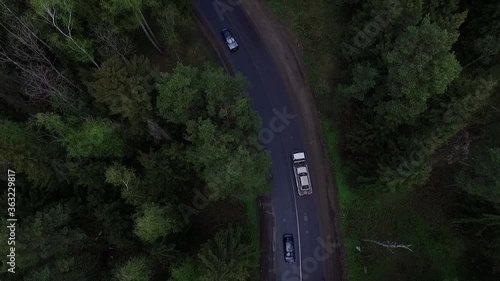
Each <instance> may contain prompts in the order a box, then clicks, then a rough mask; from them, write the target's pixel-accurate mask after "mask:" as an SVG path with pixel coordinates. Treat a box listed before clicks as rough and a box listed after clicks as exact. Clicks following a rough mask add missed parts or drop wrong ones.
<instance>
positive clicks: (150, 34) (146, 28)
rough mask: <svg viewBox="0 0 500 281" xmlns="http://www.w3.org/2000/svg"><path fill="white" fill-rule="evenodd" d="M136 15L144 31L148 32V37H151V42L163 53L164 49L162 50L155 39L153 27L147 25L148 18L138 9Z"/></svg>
mask: <svg viewBox="0 0 500 281" xmlns="http://www.w3.org/2000/svg"><path fill="white" fill-rule="evenodd" d="M136 16H137V20H138V21H139V22H140V24H141V28H142V30H143V31H144V33H145V34H146V36H147V37H148V39H149V42H151V44H152V45H153V47H155V49H156V50H157V51H158V52H159V53H160V54H163V51H162V50H161V48H160V46H159V44H157V41H156V40H155V39H156V37H155V38H153V37H154V34H153V32H150V31H151V29H150V28H149V25H147V24H148V23H147V21H146V19H145V18H144V16H143V15H142V12H141V11H137V13H136Z"/></svg>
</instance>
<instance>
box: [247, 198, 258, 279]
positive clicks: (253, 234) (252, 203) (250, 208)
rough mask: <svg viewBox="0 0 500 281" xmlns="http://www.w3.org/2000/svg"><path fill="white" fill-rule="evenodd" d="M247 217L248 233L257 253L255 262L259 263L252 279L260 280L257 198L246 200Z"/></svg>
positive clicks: (253, 248)
mask: <svg viewBox="0 0 500 281" xmlns="http://www.w3.org/2000/svg"><path fill="white" fill-rule="evenodd" d="M245 210H246V218H247V220H248V221H247V234H248V236H249V238H250V245H251V247H252V250H253V252H254V253H255V256H254V260H253V264H255V265H257V267H256V270H255V273H254V277H253V278H252V280H259V276H260V272H259V267H258V265H259V262H260V228H259V218H258V206H257V199H253V200H252V199H250V200H247V201H246V202H245Z"/></svg>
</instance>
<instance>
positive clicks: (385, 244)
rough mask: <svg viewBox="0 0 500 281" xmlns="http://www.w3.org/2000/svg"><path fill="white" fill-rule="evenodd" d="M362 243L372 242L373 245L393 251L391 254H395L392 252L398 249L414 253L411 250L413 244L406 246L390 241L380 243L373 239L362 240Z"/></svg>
mask: <svg viewBox="0 0 500 281" xmlns="http://www.w3.org/2000/svg"><path fill="white" fill-rule="evenodd" d="M361 241H365V242H370V243H373V244H377V245H379V246H382V247H384V248H387V249H389V251H391V252H393V251H392V250H393V249H397V248H401V249H406V250H408V251H410V252H413V251H412V249H410V247H411V244H409V245H404V244H398V243H396V242H390V241H386V242H380V241H377V240H372V239H361Z"/></svg>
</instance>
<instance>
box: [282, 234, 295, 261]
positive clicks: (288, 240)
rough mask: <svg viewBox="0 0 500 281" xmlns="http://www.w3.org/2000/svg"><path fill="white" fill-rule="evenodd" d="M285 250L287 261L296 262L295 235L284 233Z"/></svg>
mask: <svg viewBox="0 0 500 281" xmlns="http://www.w3.org/2000/svg"><path fill="white" fill-rule="evenodd" d="M283 251H284V252H285V262H286V263H294V262H295V250H294V246H293V235H292V234H284V235H283Z"/></svg>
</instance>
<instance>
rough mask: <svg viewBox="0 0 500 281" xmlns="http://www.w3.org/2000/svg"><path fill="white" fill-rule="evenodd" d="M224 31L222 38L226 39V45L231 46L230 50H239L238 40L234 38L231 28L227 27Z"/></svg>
mask: <svg viewBox="0 0 500 281" xmlns="http://www.w3.org/2000/svg"><path fill="white" fill-rule="evenodd" d="M221 33H222V39H224V43H226V46H227V47H228V48H229V50H230V51H233V52H234V51H237V50H238V42H236V39H234V36H233V34H231V31H229V29H227V28H225V29H223V30H222V31H221Z"/></svg>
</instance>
